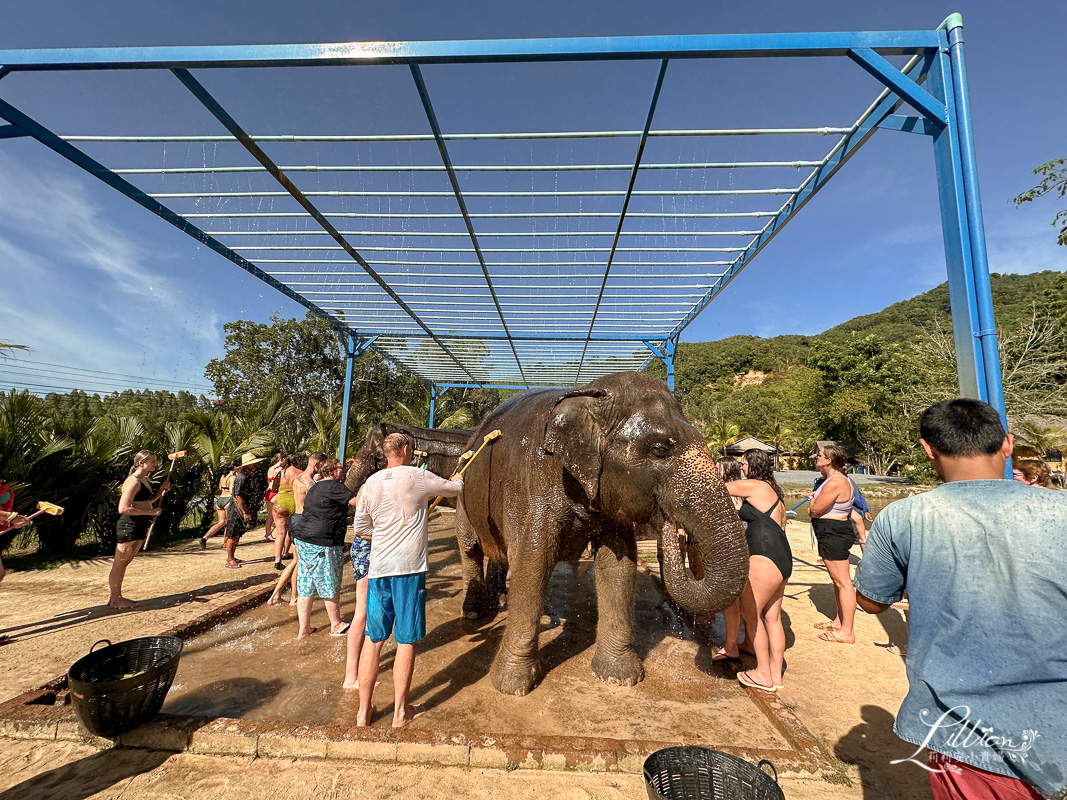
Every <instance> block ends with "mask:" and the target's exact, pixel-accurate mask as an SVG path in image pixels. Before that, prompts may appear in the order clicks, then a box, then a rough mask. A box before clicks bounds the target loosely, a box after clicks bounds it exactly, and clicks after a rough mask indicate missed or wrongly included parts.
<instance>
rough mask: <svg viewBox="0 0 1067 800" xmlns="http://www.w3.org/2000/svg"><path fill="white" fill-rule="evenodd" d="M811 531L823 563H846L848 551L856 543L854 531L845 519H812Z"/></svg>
mask: <svg viewBox="0 0 1067 800" xmlns="http://www.w3.org/2000/svg"><path fill="white" fill-rule="evenodd" d="M811 527H812V530H814V531H815V539H816V541H818V543H819V558H821V559H822V560H823V561H848V554H849V551H850V550H851V549H852V545H854V544H855V543H856V529H855V528H854V527H852V523H851V522H850V521H849V520H847V519H813V520H812V521H811Z"/></svg>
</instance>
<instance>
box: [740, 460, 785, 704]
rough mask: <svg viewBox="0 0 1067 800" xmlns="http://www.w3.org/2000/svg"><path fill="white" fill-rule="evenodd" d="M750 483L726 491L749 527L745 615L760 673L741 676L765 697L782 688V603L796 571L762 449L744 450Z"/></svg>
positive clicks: (743, 599) (778, 495)
mask: <svg viewBox="0 0 1067 800" xmlns="http://www.w3.org/2000/svg"><path fill="white" fill-rule="evenodd" d="M741 469H742V470H743V471H744V473H745V476H746V480H743V481H731V482H730V483H727V484H726V490H727V491H728V492H729V493H730V495H731V496H732V497H740V498H742V500H743V501H744V502H743V503H742V504H741V509H740V511H739V512H738V513H739V514H740V516H741V519H743V520H744V521H745V522H746V523H748V524H747V526H746V530H745V538H746V539H747V540H748V549H749V560H748V562H749V563H748V583H747V584H746V586H745V591H744V593H743V594H742V595H741V616H742V618H744V620H745V630H746V631H748V632H750V633H748V635H747V637H746V638H750V639H751V642H752V649H753V652H754V654H755V656H756V668H755V669H753V670H746V671H744V672H739V673H738V674H737V680H738V681H740V682H741V683H742V684H743V685H745V686H749V687H751V688H754V689H760V690H762V691H765V692H776V691H778V689H780V688H782V669H783V666H784V662H785V628H784V627H783V626H782V598H783V597H784V596H785V585H786V581H787V580H788V579H789V576H790V575H791V574H792V572H793V554H792V552H791V551H790V549H789V540H788V539H786V536H785V506H784V504H783V503H782V490H781V489H780V488H779V486H778V484H777V482H776V481H775V480H774V468H773V465H772V464H771V458H770V456H769V455H768V454H767V453H765V452H763V451H762V450H746V451H745V454H744V455H743V456H741Z"/></svg>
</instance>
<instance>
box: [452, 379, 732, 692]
mask: <svg viewBox="0 0 1067 800" xmlns="http://www.w3.org/2000/svg"><path fill="white" fill-rule="evenodd" d="M494 428H499V429H500V430H501V431H502V432H503V436H502V437H501V438H499V439H496V440H495V441H494V442H493V443H492V444H490V445H489V447H487V448H486V449H487V450H488V451H489V452H488V453H483V454H482V455H481V456H479V457H478V459H476V460H475V461H474V462H473V463H472V464H471V465H470V467H469V468H468V469H467V472H466V476H465V477H466V481H465V487H464V490H463V495H462V497H461V499H460V503H459V513H458V514H457V522H456V532H457V537H458V539H459V544H460V551H461V555H462V559H463V570H464V581H465V583H466V597H465V598H464V603H463V611H464V615H465V616H467V617H468V618H475V617H479V616H483V615H485V614H488V613H491V612H492V611H493V610H494V609H495V607H496V601H497V595H498V593H499V592H500V590H501V588H502V587H501V586H500V583H499V578H500V577H501V576H502V575H503V574H505V573H506V572H507V570H508V569H509V568H510V571H511V584H510V587H509V590H508V620H507V628H506V630H505V633H504V638H503V641H502V642H501V645H500V649H499V651H498V652H497V655H496V658H495V659H494V661H493V666H492V670H491V679H492V682H493V685H494V686H495V687H496V688H497V689H498V690H499V691H501V692H503V693H505V694H517V695H523V694H526V693H528V692H529V691H530V690H531V689H532V688H533V687H534V685H535V684H536V683H537V681H538V679H539V678H540V676H541V668H540V663H539V661H538V656H537V649H538V632H539V624H540V617H541V609H542V607H543V605H544V601H545V595H546V593H547V590H548V582H549V578H550V576H551V574H552V569H553V567H555V565H556V564H557V563H558V562H560V561H569V560H574V559H577V558H579V557H580V556H581V554H582V552H583V551H584V550H585V548H586V545H587V544H589V543H590V542H593V543H594V545H595V546H596V557H595V562H594V563H595V576H596V593H597V609H598V620H597V640H596V652H595V654H594V656H593V672H594V673H595V674H596V676H597V677H598V678H600V679H601V680H602V681H606V682H608V683H612V684H620V685H625V686H632V685H634V684H636V683H637V682H638V681H640V680H641V679H642V678H643V677H644V668H643V667H642V665H641V661H640V659H639V658H638V657H637V654H636V653H635V652H634V649H633V644H632V637H633V613H634V580H635V577H636V556H637V544H636V539H635V532H634V529H635V527H636V526H641V525H651V526H653V528H654V529H655V530H656V531H658V533H659V539H660V546H661V549H662V551H663V563H662V571H663V578H664V583H665V584H666V587H667V590H668V592H669V593H670V595H671V597H673V598H674V600H675V601H676V602H678V603H679V604H680V605H681V606H683V607H684V608H686V609H688V610H690V611H692V612H695V613H700V614H711V613H713V612H715V611H719V610H721V609H723V608H725V607H726V606H728V605H730V604H731V603H733V602H734V600H736V599H737V598H738V596H739V595H740V594H741V590H742V588H743V587H744V584H745V579H746V578H747V575H748V547H747V545H746V543H745V534H744V527H743V525H742V523H741V521H740V520H739V519H738V517H737V513H736V512H735V510H734V506H733V503H731V501H730V498H729V496H728V495H727V493H726V490H725V488H724V487H723V484H722V481H721V480H720V479H719V476H718V473H717V472H716V470H715V466H714V461H713V460H712V457H711V454H710V453H709V452H708V449H707V445H706V444H705V443H704V439H703V438H702V437H701V435H700V433H699V432H698V431H697V430H696V429H695V428H694V427H693V426H692V425H690V424H689V422H687V421H686V419H685V417H684V416H683V415H682V410H681V407H680V406H679V405H678V402H677V401H676V400H675V399H674V397H673V396H672V395H671V394H670V392H668V391H667V387H666V386H665V385H664V384H663V383H662V382H660V381H658V380H655V379H653V378H650V377H648V376H647V375H643V374H641V373H636V372H624V373H617V374H614V375H608V376H606V377H604V378H600V379H598V380H596V381H593V382H592V383H589V384H586V385H585V386H582V387H580V388H578V389H574V390H572V391H568V392H560V391H558V390H535V391H530V392H526V393H524V394H521V395H517V396H515V397H513V398H511V399H509V400H507V401H506V402H504V403H502V404H501V405H500V406H498V407H497V408H496V409H495V410H494V411H493V412H492V413H491V414H490V415H489V416H488V417H486V419H485V420H484V421H483V423H482V425H481V427H480V428H479V429H478V430H476V431H475V432H474V435H473V436H472V437H471V440H470V446H473V445H474V444H475V443H480V441H481V439H482V437H483V436H484V435H485V434H486V433H487V432H488V431H491V430H493V429H494ZM679 528H684V529H685V531H686V532H688V533H689V535H690V537H691V538H692V539H693V540H694V541H695V543H696V546H697V548H698V550H699V552H700V555H701V558H702V560H703V563H704V568H705V575H704V578H703V580H700V581H698V580H695V579H694V578H692V577H691V576H690V575H689V573H688V572H687V571H686V569H685V566H684V562H683V560H682V552H681V547H680V544H679V536H678V529H679ZM487 559H488V562H489V563H488V567H489V570H488V572H486V570H485V569H484V566H485V562H486V560H487ZM494 567H495V569H494Z"/></svg>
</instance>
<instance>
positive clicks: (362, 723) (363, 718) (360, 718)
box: [356, 706, 374, 728]
mask: <svg viewBox="0 0 1067 800" xmlns="http://www.w3.org/2000/svg"><path fill="white" fill-rule="evenodd" d="M372 719H374V706H371V707H370V708H368V709H367V713H366V714H364V713H363V707H362V706H360V708H359V713H358V714H357V715H356V727H357V728H366V727H367V726H369V725H370V723H371V720H372Z"/></svg>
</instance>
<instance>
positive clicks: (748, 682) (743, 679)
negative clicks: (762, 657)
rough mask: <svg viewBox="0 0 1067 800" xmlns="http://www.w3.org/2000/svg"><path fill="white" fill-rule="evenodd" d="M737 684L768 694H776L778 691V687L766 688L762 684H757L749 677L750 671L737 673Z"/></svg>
mask: <svg viewBox="0 0 1067 800" xmlns="http://www.w3.org/2000/svg"><path fill="white" fill-rule="evenodd" d="M737 682H738V683H740V684H741V685H742V686H747V687H748V688H749V689H759V690H760V691H761V692H767V693H768V694H774V693H775V692H777V691H778V687H777V686H773V685H772V686H764V685H763V684H762V683H756V682H755V681H754V680H752V679H751V678H749V677H748V670H747V669H746V670H745V671H744V672H739V673H737Z"/></svg>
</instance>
